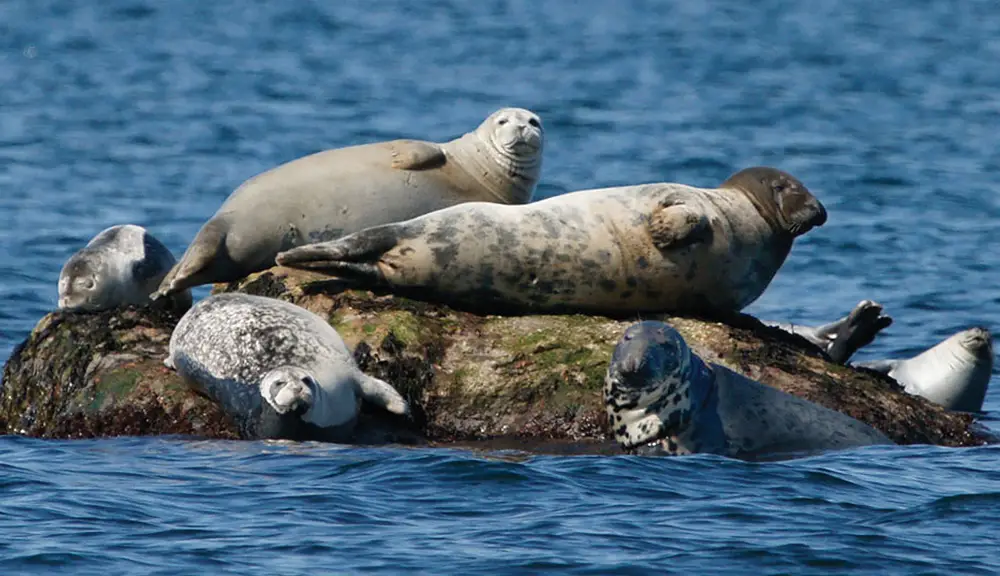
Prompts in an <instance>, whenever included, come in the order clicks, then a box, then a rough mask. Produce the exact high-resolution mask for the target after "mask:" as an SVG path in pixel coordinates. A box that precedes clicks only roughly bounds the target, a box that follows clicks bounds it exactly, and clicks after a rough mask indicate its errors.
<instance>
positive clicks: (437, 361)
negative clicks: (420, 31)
mask: <svg viewBox="0 0 1000 576" xmlns="http://www.w3.org/2000/svg"><path fill="white" fill-rule="evenodd" d="M336 288H337V286H336V283H335V282H331V281H329V280H324V279H323V278H321V277H319V276H315V275H312V274H309V273H306V272H300V271H294V270H289V269H284V268H274V269H271V270H268V271H264V272H262V273H259V274H254V275H252V276H250V277H248V278H246V279H243V280H241V281H239V282H233V283H230V284H228V285H219V286H217V287H216V291H240V292H246V293H249V294H258V295H263V296H269V297H272V298H280V299H283V300H287V301H290V302H294V303H295V304H298V305H300V306H302V307H304V308H306V309H309V310H311V311H313V312H315V313H317V314H319V315H320V316H321V317H323V318H326V319H327V320H328V321H329V322H330V324H331V325H333V326H334V327H335V328H336V329H337V330H338V331H339V332H340V334H341V335H342V336H343V338H344V340H345V341H346V342H347V343H348V345H349V346H351V347H352V348H353V349H354V355H355V358H356V359H357V361H358V363H359V365H360V366H361V368H362V369H363V370H364V371H366V372H368V373H370V374H372V375H375V376H377V377H379V378H382V379H384V380H386V381H388V382H390V383H392V384H393V385H394V386H396V388H397V389H398V390H399V391H400V393H402V394H403V395H404V396H406V397H407V398H408V400H409V401H410V402H411V405H412V407H413V412H414V420H413V422H412V423H410V424H403V423H402V421H401V420H399V419H391V418H388V419H387V418H383V417H382V416H381V415H380V414H379V413H377V412H375V411H372V412H368V411H364V412H363V414H362V417H361V419H360V421H359V426H358V434H357V441H359V442H364V443H380V442H387V441H388V442H403V443H422V442H430V443H432V444H449V443H458V444H462V445H469V446H494V447H502V448H521V449H531V447H532V446H538V447H540V448H543V449H544V450H545V451H555V452H557V453H578V452H581V451H582V452H592V453H593V452H600V453H607V452H609V451H610V452H613V451H614V450H613V446H612V445H611V444H610V436H609V435H608V434H607V429H606V417H605V413H604V408H603V405H602V397H601V388H602V386H603V379H604V373H605V370H606V369H607V363H608V361H609V359H610V357H611V351H612V349H613V347H614V345H615V343H616V342H617V340H618V338H619V337H620V336H621V334H622V332H623V331H624V330H625V327H626V326H628V325H629V324H630V323H631V322H633V321H634V320H635V319H634V318H633V319H610V318H604V317H595V316H582V315H575V316H570V315H563V316H511V317H502V316H489V315H486V316H484V315H477V314H471V313H466V312H462V311H458V310H453V309H451V308H448V307H444V306H439V305H435V304H429V303H424V302H418V301H414V300H407V299H404V298H396V297H393V296H390V295H376V294H372V293H370V292H356V291H348V292H339V291H337V290H336ZM662 319H664V320H666V321H668V322H670V323H671V324H672V325H673V326H674V327H675V328H677V330H678V331H680V332H681V334H682V335H683V336H684V337H685V339H686V340H687V341H688V343H689V344H690V345H691V347H692V349H693V350H694V351H695V352H696V353H698V354H700V355H701V356H702V357H703V358H704V359H706V360H708V361H711V362H716V363H719V364H723V365H725V366H727V367H729V368H731V369H733V370H736V371H737V372H740V373H742V374H745V375H747V376H749V377H751V378H754V379H757V380H759V381H761V382H764V383H766V384H769V385H771V386H775V387H777V388H780V389H782V390H785V391H786V392H789V393H792V394H795V395H798V396H801V397H804V398H807V399H809V400H812V401H814V402H817V403H819V404H822V405H824V406H827V407H829V408H832V409H835V410H839V411H841V412H844V413H846V414H849V415H851V416H853V417H855V418H858V419H859V420H862V421H864V422H867V423H868V424H871V425H872V426H874V427H876V428H878V429H880V430H882V431H883V432H884V433H886V434H887V435H888V436H889V437H890V438H892V439H893V440H895V441H896V442H899V443H902V444H912V443H926V444H940V445H947V446H968V445H976V444H982V443H984V442H986V441H988V440H992V438H991V437H990V436H988V435H987V434H986V432H985V431H984V430H983V429H981V428H979V427H978V426H976V425H975V424H974V423H973V419H972V417H971V416H970V415H966V414H957V413H949V412H946V411H944V410H943V409H941V408H940V407H938V406H936V405H934V404H932V403H930V402H928V401H926V400H924V399H922V398H918V397H914V396H909V395H907V394H905V393H903V392H902V391H901V390H900V389H899V387H898V386H896V385H895V383H894V382H893V381H892V380H890V379H888V378H886V377H884V376H882V375H879V374H876V373H874V372H871V371H863V370H856V369H853V368H849V367H845V366H841V365H837V364H833V363H830V362H828V361H827V359H826V358H825V356H824V354H823V353H822V352H821V351H819V350H818V349H816V348H815V347H813V346H812V345H810V344H809V343H807V342H806V341H805V340H802V339H801V338H799V337H797V336H792V335H789V334H786V333H785V332H782V331H780V330H777V329H775V328H770V327H767V326H764V325H763V324H761V323H760V322H758V321H757V320H756V319H754V318H752V317H750V316H746V315H739V316H734V317H730V318H726V319H725V321H724V322H722V321H707V320H699V319H691V318H677V317H664V318H662ZM176 322H177V317H176V316H175V315H173V314H172V313H170V312H168V311H161V310H156V309H152V308H143V309H136V308H128V309H122V310H118V311H112V312H104V313H98V314H67V313H62V312H57V313H53V314H49V315H48V316H46V317H45V318H43V319H42V321H41V322H39V324H38V326H37V327H36V328H35V330H34V331H33V332H32V334H31V335H30V336H29V337H28V339H27V340H26V341H25V342H24V343H23V344H22V345H21V346H19V347H18V349H17V350H16V351H15V352H14V354H13V355H12V357H11V358H10V360H9V361H8V363H7V365H6V366H5V369H4V376H3V378H4V380H3V382H4V384H3V389H2V394H0V426H3V428H0V430H5V431H7V432H8V433H17V434H27V435H32V436H45V437H66V438H68V437H82V436H108V435H118V434H184V435H196V436H207V437H213V438H234V437H236V430H235V427H233V426H232V423H231V422H229V421H228V419H227V418H226V417H225V415H224V414H222V413H221V412H220V411H219V410H218V409H217V408H216V407H215V406H214V405H213V404H212V403H210V402H208V401H207V400H206V399H204V398H202V397H199V396H197V395H196V394H194V393H192V392H190V391H189V390H188V389H187V388H186V387H185V386H184V384H183V382H181V380H180V379H179V378H178V377H177V376H176V374H174V373H172V372H170V371H168V370H167V369H166V368H165V367H164V366H163V365H162V361H163V359H164V358H165V357H166V354H167V343H168V342H169V336H170V331H171V330H172V328H173V326H174V325H175V324H176Z"/></svg>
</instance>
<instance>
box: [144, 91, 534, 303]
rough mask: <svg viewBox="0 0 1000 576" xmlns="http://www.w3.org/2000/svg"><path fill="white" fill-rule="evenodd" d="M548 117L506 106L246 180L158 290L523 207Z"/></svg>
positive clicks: (233, 275) (230, 276) (303, 160)
mask: <svg viewBox="0 0 1000 576" xmlns="http://www.w3.org/2000/svg"><path fill="white" fill-rule="evenodd" d="M542 140H543V130H542V123H541V120H540V119H539V117H538V115H536V114H535V113H533V112H531V111H529V110H525V109H522V108H503V109H500V110H497V111H496V112H494V113H493V114H491V115H490V116H489V117H488V118H486V120H485V121H483V123H482V124H480V125H479V127H478V128H476V130H475V131H473V132H469V133H467V134H465V135H463V136H461V137H459V138H456V139H455V140H451V141H450V142H445V143H442V144H439V143H435V142H424V141H420V140H393V141H390V142H379V143H373V144H365V145H361V146H350V147H347V148H339V149H335V150H327V151H325V152H319V153H317V154H313V155H310V156H306V157H304V158H299V159H298V160H294V161H292V162H289V163H287V164H283V165H281V166H278V167H277V168H274V169H272V170H269V171H267V172H264V173H263V174H260V175H258V176H256V177H254V178H251V179H250V180H248V181H247V182H245V183H243V184H242V185H241V186H240V187H239V188H238V189H236V191H235V192H233V193H232V195H231V196H230V197H229V199H228V200H226V202H225V203H224V204H223V205H222V207H221V208H219V210H218V212H216V213H215V215H214V216H213V217H212V218H211V219H210V220H209V221H208V222H207V223H205V225H204V226H202V228H201V230H200V231H199V232H198V234H197V236H195V238H194V241H192V242H191V245H190V246H189V247H188V249H187V251H186V252H185V253H184V256H183V257H182V258H181V261H180V262H179V263H178V264H177V266H175V267H174V269H173V270H171V272H170V274H169V275H168V276H167V277H166V278H165V279H164V281H163V283H162V284H161V286H160V290H159V292H158V294H157V296H159V295H167V294H172V293H174V292H176V291H178V290H183V289H185V288H189V287H191V286H197V285H199V284H207V283H210V282H231V281H233V280H238V279H240V278H242V277H244V276H246V275H247V274H249V273H251V272H256V271H258V270H263V269H265V268H269V267H271V266H273V265H274V257H275V255H276V254H277V253H278V252H280V251H282V250H288V249H289V248H292V247H295V246H301V245H303V244H309V243H311V242H320V241H323V240H331V239H333V238H337V237H339V236H342V235H344V234H348V233H351V232H356V231H358V230H362V229H364V228H368V227H370V226H375V225H378V224H387V223H390V222H399V221H402V220H406V219H409V218H413V217H416V216H419V215H421V214H426V213H428V212H432V211H434V210H437V209H439V208H444V207H447V206H453V205H455V204H459V203H462V202H470V201H484V202H500V203H506V204H522V203H525V202H528V201H529V200H530V199H531V195H532V194H533V193H534V189H535V184H536V183H537V182H538V177H539V174H540V172H541V167H542Z"/></svg>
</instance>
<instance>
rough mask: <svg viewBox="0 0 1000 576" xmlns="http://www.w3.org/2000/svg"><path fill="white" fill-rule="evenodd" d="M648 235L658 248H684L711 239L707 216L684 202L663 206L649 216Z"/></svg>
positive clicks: (710, 228) (710, 227)
mask: <svg viewBox="0 0 1000 576" xmlns="http://www.w3.org/2000/svg"><path fill="white" fill-rule="evenodd" d="M649 235H650V236H651V237H652V239H653V245H654V246H656V247H657V248H659V249H660V250H670V249H675V248H684V247H685V246H690V245H692V244H695V243H697V242H707V241H709V240H711V239H712V226H711V223H710V222H709V221H708V218H707V217H706V216H705V215H704V214H702V213H700V212H698V211H696V210H693V209H692V208H690V207H688V206H685V205H684V204H673V205H670V206H664V207H662V208H660V209H658V210H656V211H654V212H653V214H652V215H651V216H650V219H649Z"/></svg>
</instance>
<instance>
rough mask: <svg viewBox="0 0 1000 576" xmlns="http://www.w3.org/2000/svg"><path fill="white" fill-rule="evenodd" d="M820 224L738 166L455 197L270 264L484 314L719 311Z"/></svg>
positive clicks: (793, 183) (788, 182)
mask: <svg viewBox="0 0 1000 576" xmlns="http://www.w3.org/2000/svg"><path fill="white" fill-rule="evenodd" d="M825 221H826V210H824V208H823V205H822V204H820V202H819V201H818V200H817V199H816V198H814V197H813V195H812V194H810V192H809V191H808V190H807V189H806V187H805V186H804V185H803V184H802V183H801V182H799V181H798V180H796V179H795V178H793V177H792V176H790V175H788V174H786V173H784V172H782V171H780V170H776V169H773V168H750V169H747V170H743V171H741V172H738V173H737V174H735V175H733V176H732V177H731V178H729V179H728V180H726V181H725V182H724V183H723V184H722V186H721V187H720V188H717V189H704V188H694V187H691V186H686V185H683V184H663V183H661V184H644V185H639V186H625V187H619V188H604V189H598V190H584V191H580V192H573V193H569V194H564V195H561V196H557V197H554V198H550V199H547V200H542V201H540V202H534V203H531V204H528V205H524V206H502V205H497V204H485V203H478V202H476V203H468V204H462V205H459V206H454V207H451V208H447V209H444V210H439V211H437V212H433V213H430V214H427V215H424V216H421V217H419V218H414V219H412V220H409V221H406V222H401V223H396V224H389V225H384V226H378V227H374V228H370V229H367V230H363V231H361V232H357V233H355V234H351V235H348V236H345V237H343V238H340V239H337V240H333V241H330V242H325V243H318V244H312V245H308V246H303V247H300V248H296V249H293V250H289V251H287V252H283V253H281V254H279V255H278V258H277V262H278V263H279V264H281V265H284V266H290V267H294V268H305V269H311V270H317V271H321V272H324V273H327V274H330V275H333V276H336V277H338V278H340V279H343V280H344V281H345V282H346V283H347V285H349V286H353V287H361V288H375V287H380V286H382V287H386V288H388V289H389V290H391V291H392V292H394V293H397V294H401V295H407V296H411V297H415V298H419V299H424V300H436V301H443V302H445V303H447V304H451V305H459V306H463V307H471V308H475V309H482V310H485V311H488V312H495V313H513V312H529V313H531V312H534V313H538V312H584V313H603V314H610V315H616V314H617V315H620V314H632V313H636V312H673V313H698V312H701V313H712V312H732V311H738V310H740V309H742V308H743V307H745V306H747V305H748V304H750V303H751V302H753V301H754V300H756V299H757V297H758V296H760V295H761V293H762V292H763V291H764V289H765V288H766V287H767V285H768V284H769V283H770V281H771V279H772V278H773V277H774V274H775V273H776V272H777V271H778V268H779V267H780V266H781V265H782V263H783V262H784V261H785V257H786V256H787V255H788V252H789V250H790V249H791V247H792V242H793V240H794V239H795V238H796V237H797V236H799V235H801V234H803V233H805V232H806V231H808V230H810V229H811V228H813V227H814V226H819V225H822V224H823V223H824V222H825Z"/></svg>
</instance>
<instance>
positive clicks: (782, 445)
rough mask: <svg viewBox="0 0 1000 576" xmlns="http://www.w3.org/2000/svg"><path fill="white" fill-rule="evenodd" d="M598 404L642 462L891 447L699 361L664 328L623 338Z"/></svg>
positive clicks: (642, 326) (821, 411)
mask: <svg viewBox="0 0 1000 576" xmlns="http://www.w3.org/2000/svg"><path fill="white" fill-rule="evenodd" d="M604 402H605V407H606V409H607V412H608V420H609V423H610V426H611V429H612V430H613V432H614V434H615V439H616V440H617V441H618V442H619V443H620V444H621V446H622V448H624V449H625V450H628V451H631V452H638V453H644V454H658V455H681V454H695V453H711V454H719V455H723V456H729V457H734V458H741V459H749V460H756V459H774V458H780V457H790V456H798V455H805V454H810V453H816V452H820V451H826V450H836V449H843V448H850V447H854V446H864V445H870V444H892V441H891V440H889V438H887V437H886V436H885V435H884V434H882V433H881V432H879V431H878V430H875V429H874V428H872V427H871V426H868V425H867V424H864V423H862V422H860V421H858V420H855V419H854V418H851V417H850V416H847V415H845V414H841V413H840V412H835V411H833V410H830V409H828V408H825V407H823V406H820V405H818V404H814V403H812V402H809V401H807V400H804V399H802V398H799V397H797V396H792V395H791V394H786V393H785V392H782V391H780V390H778V389H776V388H772V387H770V386H766V385H764V384H761V383H759V382H756V381H754V380H750V379H749V378H746V377H745V376H741V375H740V374H737V373H736V372H733V371H732V370H729V369H727V368H725V367H723V366H719V365H717V364H711V363H707V362H705V361H703V360H702V359H701V358H699V357H698V356H697V355H695V354H694V353H692V352H691V350H690V349H689V348H688V345H687V343H686V342H685V341H684V338H682V337H681V335H680V334H679V333H678V332H677V331H676V330H674V329H673V328H672V327H671V326H669V325H668V324H665V323H663V322H655V321H644V322H639V323H637V324H633V325H631V326H629V327H628V328H627V329H626V330H625V334H624V335H623V336H622V338H621V340H619V342H618V344H617V346H616V347H615V350H614V353H613V355H612V357H611V363H610V365H609V366H608V372H607V377H606V380H605V386H604Z"/></svg>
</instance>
